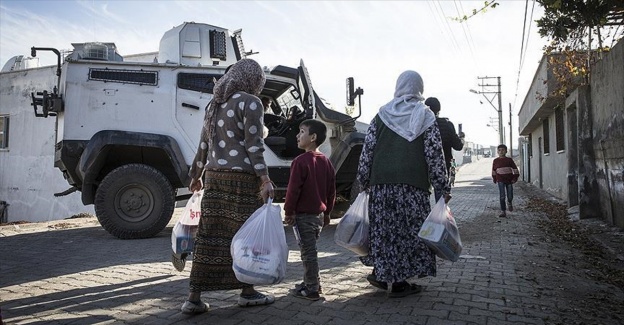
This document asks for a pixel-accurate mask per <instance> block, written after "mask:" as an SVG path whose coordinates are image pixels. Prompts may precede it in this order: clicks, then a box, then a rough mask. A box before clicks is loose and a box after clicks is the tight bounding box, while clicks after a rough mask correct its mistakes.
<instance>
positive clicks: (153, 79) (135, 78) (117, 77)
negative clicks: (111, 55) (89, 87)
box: [89, 69, 158, 86]
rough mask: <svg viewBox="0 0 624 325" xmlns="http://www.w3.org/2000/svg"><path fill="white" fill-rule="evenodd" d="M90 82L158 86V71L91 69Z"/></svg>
mask: <svg viewBox="0 0 624 325" xmlns="http://www.w3.org/2000/svg"><path fill="white" fill-rule="evenodd" d="M89 80H99V81H105V82H120V83H125V84H139V85H150V86H157V85H158V71H144V70H125V69H89Z"/></svg>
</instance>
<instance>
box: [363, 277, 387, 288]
mask: <svg viewBox="0 0 624 325" xmlns="http://www.w3.org/2000/svg"><path fill="white" fill-rule="evenodd" d="M366 280H368V283H370V284H371V285H372V286H373V287H375V288H379V289H381V290H388V284H387V283H385V282H379V281H377V277H376V276H375V275H374V274H369V275H367V276H366Z"/></svg>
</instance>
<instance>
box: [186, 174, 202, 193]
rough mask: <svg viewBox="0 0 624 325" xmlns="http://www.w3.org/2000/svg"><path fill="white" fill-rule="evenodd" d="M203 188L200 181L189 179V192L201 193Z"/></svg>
mask: <svg viewBox="0 0 624 325" xmlns="http://www.w3.org/2000/svg"><path fill="white" fill-rule="evenodd" d="M203 187H204V184H203V183H202V181H201V179H194V178H193V179H191V184H189V187H188V189H189V191H191V192H193V193H195V192H197V191H201V189H202V188H203Z"/></svg>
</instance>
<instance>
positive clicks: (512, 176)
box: [492, 144, 520, 218]
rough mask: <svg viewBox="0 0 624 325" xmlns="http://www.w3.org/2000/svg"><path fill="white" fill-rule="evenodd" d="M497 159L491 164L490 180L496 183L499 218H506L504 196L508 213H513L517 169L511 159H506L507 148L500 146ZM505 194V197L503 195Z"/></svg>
mask: <svg viewBox="0 0 624 325" xmlns="http://www.w3.org/2000/svg"><path fill="white" fill-rule="evenodd" d="M496 151H497V152H498V158H496V159H494V162H493V163H492V179H493V181H494V183H498V193H499V195H500V206H501V210H502V212H501V214H500V215H499V217H501V218H504V217H506V216H507V214H506V212H505V210H507V206H506V205H505V196H507V203H508V205H509V211H510V212H511V211H513V204H512V201H513V185H512V184H513V183H515V182H517V181H518V176H520V173H519V172H518V167H517V166H516V163H515V162H514V161H513V159H511V158H509V157H506V156H505V155H506V154H507V146H506V145H504V144H501V145H499V146H498V148H497V150H496ZM505 194H506V195H505Z"/></svg>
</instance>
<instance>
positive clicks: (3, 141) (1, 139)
mask: <svg viewBox="0 0 624 325" xmlns="http://www.w3.org/2000/svg"><path fill="white" fill-rule="evenodd" d="M8 147H9V116H8V115H4V116H0V149H7V148H8Z"/></svg>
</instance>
